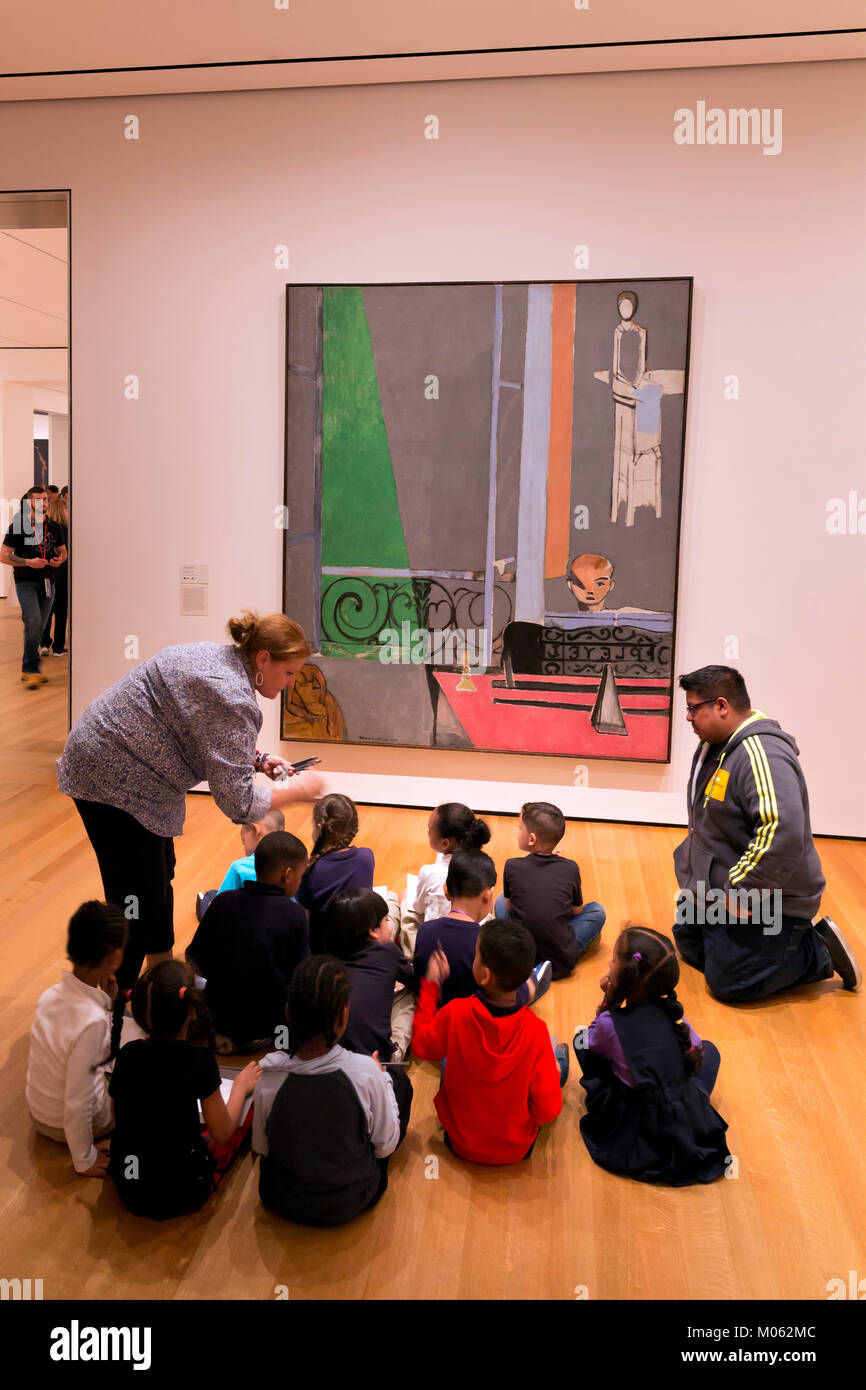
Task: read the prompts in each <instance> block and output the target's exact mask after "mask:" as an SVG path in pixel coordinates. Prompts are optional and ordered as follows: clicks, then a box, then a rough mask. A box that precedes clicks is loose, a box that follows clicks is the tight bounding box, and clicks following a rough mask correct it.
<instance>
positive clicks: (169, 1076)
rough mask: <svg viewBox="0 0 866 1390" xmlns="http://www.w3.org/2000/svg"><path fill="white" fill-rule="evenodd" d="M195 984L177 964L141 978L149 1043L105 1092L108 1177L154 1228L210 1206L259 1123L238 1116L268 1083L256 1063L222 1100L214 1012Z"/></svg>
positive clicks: (122, 1056)
mask: <svg viewBox="0 0 866 1390" xmlns="http://www.w3.org/2000/svg"><path fill="white" fill-rule="evenodd" d="M193 981H194V976H193V973H192V970H191V969H190V968H189V966H187V965H186V964H185V963H184V962H183V961H180V960H169V961H161V962H160V963H159V964H158V965H155V966H153V967H152V968H151V969H150V970H148V971H147V973H146V974H145V975H142V976H140V977H139V979H138V980H137V981H136V983H135V985H134V986H133V988H132V990H131V991H130V1002H131V1005H132V1015H133V1018H134V1019H135V1021H136V1023H137V1024H138V1025H139V1027H140V1028H141V1029H142V1031H143V1032H144V1034H145V1035H146V1036H145V1037H144V1038H141V1039H137V1040H135V1041H134V1042H128V1043H126V1045H125V1046H124V1047H121V1049H120V1051H119V1053H118V1054H117V1060H116V1061H115V1064H114V1072H113V1074H112V1077H111V1083H110V1085H109V1088H108V1092H109V1095H110V1096H111V1099H112V1101H113V1102H114V1121H115V1128H114V1133H113V1135H112V1138H111V1155H110V1158H109V1173H110V1174H111V1176H112V1178H113V1179H114V1181H115V1183H116V1185H117V1190H118V1192H119V1194H120V1197H121V1200H122V1201H123V1202H124V1204H125V1205H126V1206H127V1207H128V1208H129V1210H130V1211H131V1212H133V1213H134V1215H136V1216H147V1217H150V1218H151V1220H154V1221H165V1220H167V1219H168V1218H170V1217H173V1216H182V1215H184V1214H185V1213H186V1212H191V1211H198V1209H199V1207H201V1206H203V1205H204V1203H205V1202H206V1201H207V1199H208V1197H209V1196H210V1194H211V1192H212V1191H213V1189H214V1186H215V1185H216V1183H217V1182H218V1180H219V1178H220V1177H221V1176H222V1173H223V1172H224V1171H225V1168H226V1167H227V1166H228V1163H229V1162H230V1161H231V1158H232V1157H233V1155H234V1153H235V1152H236V1150H237V1148H238V1146H239V1144H240V1141H241V1139H242V1138H243V1136H244V1134H245V1132H246V1130H247V1129H248V1128H249V1125H250V1124H251V1123H252V1117H251V1116H249V1117H248V1118H247V1122H246V1124H245V1125H241V1113H242V1111H243V1108H244V1104H245V1101H246V1099H247V1097H248V1096H249V1095H251V1094H252V1091H253V1089H254V1087H255V1084H256V1082H257V1080H258V1078H259V1077H260V1075H261V1071H260V1068H259V1066H258V1064H257V1063H256V1062H250V1063H249V1065H248V1066H246V1067H244V1068H243V1070H242V1071H240V1072H238V1074H237V1076H236V1077H235V1078H234V1081H233V1083H232V1087H231V1094H230V1095H229V1098H228V1101H225V1100H224V1099H223V1096H222V1093H221V1090H220V1084H221V1077H220V1073H219V1068H218V1067H217V1064H216V1061H215V1059H214V1055H213V1052H212V1050H211V1048H210V1047H209V1046H207V1041H208V1037H209V1035H212V1027H211V1024H210V1018H209V1015H208V1012H207V1006H206V1004H205V1000H204V996H203V994H202V992H201V991H200V990H199V989H196V987H195V985H194V983H193ZM196 1043H198V1044H199V1045H198V1046H197V1045H196ZM202 1043H204V1045H201V1044H202ZM198 1101H201V1110H202V1114H203V1115H204V1119H205V1124H206V1126H207V1130H203V1129H202V1126H201V1123H200V1120H199V1111H198V1104H197V1102H198Z"/></svg>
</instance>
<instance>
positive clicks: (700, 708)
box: [674, 666, 862, 1004]
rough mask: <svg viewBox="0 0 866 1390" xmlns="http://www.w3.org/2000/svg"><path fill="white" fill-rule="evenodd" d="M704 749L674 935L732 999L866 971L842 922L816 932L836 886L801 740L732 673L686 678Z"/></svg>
mask: <svg viewBox="0 0 866 1390" xmlns="http://www.w3.org/2000/svg"><path fill="white" fill-rule="evenodd" d="M679 684H680V688H681V689H682V690H684V691H685V693H686V718H687V719H688V720H689V722H690V723H691V725H692V728H693V729H694V731H695V733H696V735H697V737H698V738H699V739H700V747H699V748H698V749H697V752H696V753H695V756H694V758H693V760H692V767H691V773H690V776H689V790H688V804H689V832H688V835H687V836H686V839H685V840H683V842H682V844H680V845H678V846H677V849H676V850H675V851H674V867H675V869H676V875H677V883H678V884H679V888H680V892H679V896H678V899H677V912H676V917H677V923H676V926H675V927H674V939H675V941H676V944H677V947H678V949H679V953H680V955H681V956H682V958H683V960H684V961H687V962H688V964H689V965H693V966H695V967H696V968H697V969H698V970H702V971H703V972H704V974H705V976H706V980H707V984H708V985H709V987H710V989H711V990H712V992H713V994H715V995H716V997H717V998H718V999H721V1000H722V1001H723V1002H725V1003H728V1004H734V1003H741V1002H743V1001H745V1000H749V999H762V998H764V997H766V996H767V995H769V994H775V993H777V991H779V990H782V989H791V988H792V987H794V986H797V985H807V984H812V983H814V982H815V981H817V980H828V979H831V978H832V976H833V975H834V974H838V975H839V976H841V979H842V983H843V985H844V987H845V988H846V989H858V988H859V987H860V984H861V979H862V977H861V973H860V967H859V965H858V964H857V961H856V959H855V957H854V954H853V952H852V950H851V948H850V946H849V945H848V943H847V942H846V940H845V938H844V936H843V935H842V933H841V931H840V930H839V928H838V927H837V925H836V923H835V922H833V921H831V919H830V918H829V917H822V918H821V920H820V921H818V922H815V923H814V925H813V918H814V917H815V914H816V913H817V912H818V908H819V906H820V902H821V895H822V893H823V891H824V887H825V879H824V875H823V873H822V871H821V861H820V859H819V858H818V853H817V850H816V849H815V845H814V842H813V840H812V830H811V826H810V824H809V797H808V793H807V791H806V781H805V778H804V777H803V770H802V768H801V767H800V763H799V758H798V754H799V749H798V748H797V745H796V743H795V742H794V739H793V738H792V737H791V735H790V734H786V733H784V732H783V730H782V729H781V728H780V727H779V725H778V723H777V722H776V720H775V719H768V717H767V716H766V715H765V714H762V713H761V712H760V710H753V709H752V708H751V704H750V701H749V694H748V691H747V690H746V684H745V681H744V680H743V677H742V676H741V675H740V673H739V671H735V670H733V669H732V668H731V667H730V666H703V667H701V669H700V670H699V671H691V672H689V673H688V674H687V675H683V676H680V680H679Z"/></svg>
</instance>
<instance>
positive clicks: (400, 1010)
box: [325, 888, 415, 1062]
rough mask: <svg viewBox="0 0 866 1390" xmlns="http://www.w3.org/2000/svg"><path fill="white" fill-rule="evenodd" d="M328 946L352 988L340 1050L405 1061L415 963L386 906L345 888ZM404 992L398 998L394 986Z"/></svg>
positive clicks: (366, 892) (335, 905) (333, 908)
mask: <svg viewBox="0 0 866 1390" xmlns="http://www.w3.org/2000/svg"><path fill="white" fill-rule="evenodd" d="M325 941H326V946H327V949H328V951H329V952H330V953H331V955H334V956H336V957H337V959H338V960H342V961H343V963H344V964H345V966H346V970H347V972H348V975H349V981H350V983H351V987H352V1008H351V1012H350V1014H349V1022H348V1025H347V1027H346V1031H345V1033H344V1034H343V1037H342V1046H343V1047H347V1048H349V1050H350V1051H352V1052H363V1053H366V1055H367V1056H368V1057H372V1055H373V1053H374V1052H378V1054H379V1060H380V1061H381V1062H390V1061H395V1060H396V1061H402V1060H403V1057H404V1055H405V1053H406V1051H407V1049H408V1045H409V1041H410V1039H411V1037H412V1017H413V1014H414V1013H415V995H414V992H413V991H412V989H410V988H408V986H410V985H412V983H413V982H414V978H415V976H414V971H413V968H412V962H411V961H409V960H407V959H406V957H405V956H404V955H403V952H402V951H401V950H400V948H399V947H398V946H395V944H394V940H393V934H392V929H391V923H390V921H389V920H388V904H387V903H386V902H385V899H384V898H382V897H380V896H379V894H378V893H374V892H373V890H372V889H371V888H344V889H343V891H342V892H341V893H335V894H334V896H333V898H332V899H331V901H330V904H329V906H328V918H327V928H326V933H325ZM396 985H402V986H403V988H402V989H401V990H400V991H399V993H397V994H395V992H394V991H395V986H396Z"/></svg>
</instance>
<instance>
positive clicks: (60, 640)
mask: <svg viewBox="0 0 866 1390" xmlns="http://www.w3.org/2000/svg"><path fill="white" fill-rule="evenodd" d="M46 511H47V516H48V520H49V521H53V522H56V524H57V525H58V526H59V527H60V529H61V532H62V535H63V544H64V546H65V547H66V559H65V560H64V561H63V563H62V564H61V565H58V566H57V569H56V570H55V572H54V607H53V608H52V609H51V611H50V613H49V614H48V621H47V622H46V624H45V627H44V630H43V632H42V643H41V646H40V648H39V655H40V656H48V654H49V653H50V654H51V655H52V656H65V655H66V618H67V614H68V611H69V509H68V507H67V505H66V499H65V497H63V496H62V495H61V494H60V493H53V494H52V495H51V496H50V497H49V499H48V507H47V509H46ZM52 623H53V625H54V642H53V645H52V640H51V626H52Z"/></svg>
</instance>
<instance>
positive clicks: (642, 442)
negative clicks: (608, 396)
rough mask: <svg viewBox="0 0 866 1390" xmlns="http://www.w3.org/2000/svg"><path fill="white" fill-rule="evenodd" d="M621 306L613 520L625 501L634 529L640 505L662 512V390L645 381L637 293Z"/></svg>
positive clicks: (616, 340) (622, 297) (616, 339)
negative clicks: (637, 317)
mask: <svg viewBox="0 0 866 1390" xmlns="http://www.w3.org/2000/svg"><path fill="white" fill-rule="evenodd" d="M616 307H617V309H618V310H619V318H620V321H619V323H618V324H617V326H616V328H615V329H614V334H613V380H612V381H611V387H612V389H613V399H614V402H615V405H614V417H615V422H616V423H615V435H614V445H613V497H612V501H611V509H610V519H611V521H616V520H617V519H618V517H619V509H620V504H621V503H622V502H625V507H626V516H625V524H626V526H633V525H634V513H635V508H636V507H654V508H655V514H656V516H657V517H659V516H661V514H662V448H661V396H662V392H661V387H660V386H656V385H654V384H653V383H652V382H650V381H647V379H646V329H645V328H641V326H640V324H639V323H635V322H634V320H633V315H634V313H635V311H636V310H637V295H636V294H633V293H632V291H631V290H623V292H622V293H621V294H618V295H617V297H616Z"/></svg>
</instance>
